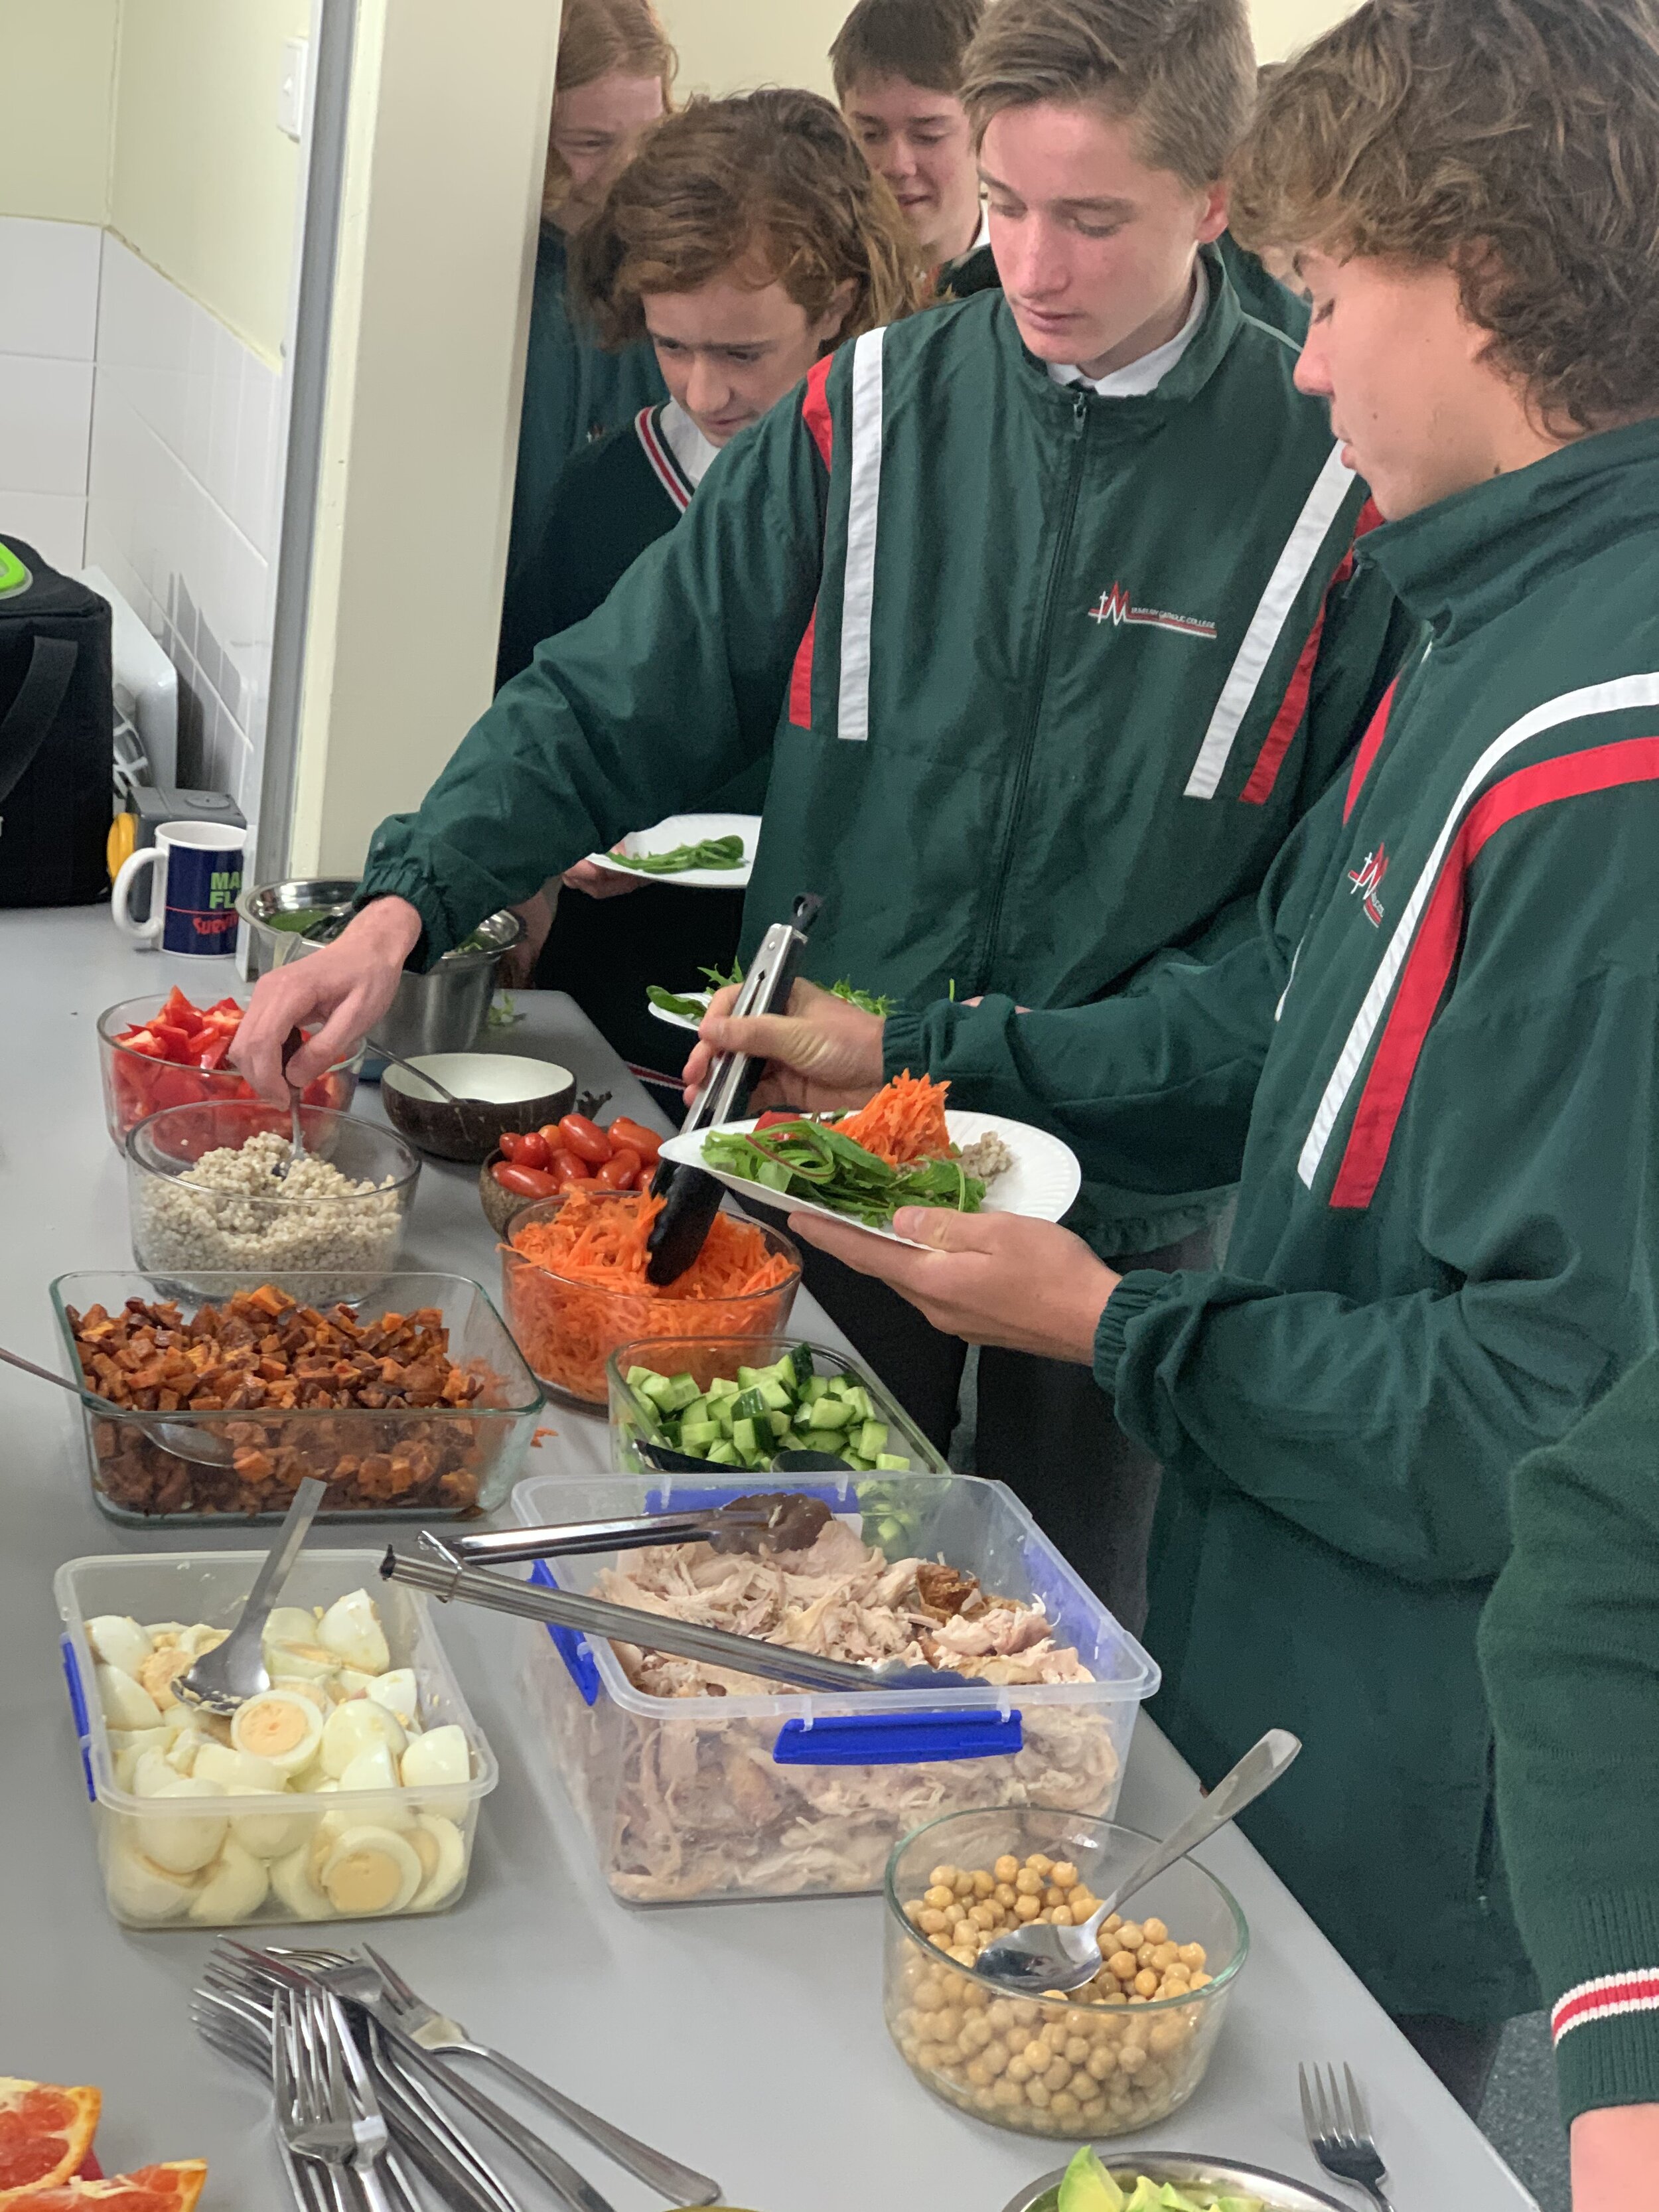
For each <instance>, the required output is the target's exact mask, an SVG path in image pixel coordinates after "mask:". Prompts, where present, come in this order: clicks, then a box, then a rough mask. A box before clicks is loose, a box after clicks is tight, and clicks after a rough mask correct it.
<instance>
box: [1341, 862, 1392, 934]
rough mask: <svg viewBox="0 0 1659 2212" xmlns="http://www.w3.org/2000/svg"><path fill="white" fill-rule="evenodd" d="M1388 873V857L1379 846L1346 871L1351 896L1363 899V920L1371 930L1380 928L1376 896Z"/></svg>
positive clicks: (1379, 908)
mask: <svg viewBox="0 0 1659 2212" xmlns="http://www.w3.org/2000/svg"><path fill="white" fill-rule="evenodd" d="M1388 872H1389V856H1388V854H1387V852H1386V851H1385V850H1384V849H1383V847H1382V846H1381V845H1379V846H1378V847H1377V848H1376V851H1375V852H1374V853H1367V854H1366V855H1365V857H1364V860H1362V861H1361V862H1360V864H1359V866H1358V867H1357V868H1350V869H1349V871H1348V881H1349V882H1350V883H1351V884H1352V885H1353V895H1354V896H1355V897H1357V898H1363V900H1364V907H1365V919H1366V921H1368V922H1370V925H1371V927H1372V928H1373V929H1381V927H1383V902H1382V900H1381V899H1380V898H1378V896H1376V895H1377V893H1378V891H1380V890H1382V888H1383V877H1384V876H1386V875H1387V874H1388Z"/></svg>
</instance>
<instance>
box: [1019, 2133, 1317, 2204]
mask: <svg viewBox="0 0 1659 2212" xmlns="http://www.w3.org/2000/svg"><path fill="white" fill-rule="evenodd" d="M1005 2212H1340V2207H1339V2206H1338V2205H1337V2203H1336V2199H1335V2198H1334V2197H1327V2196H1326V2195H1325V2193H1324V2191H1322V2190H1319V2189H1310V2188H1309V2186H1308V2185H1307V2184H1306V2183H1305V2182H1300V2181H1292V2180H1291V2179H1290V2178H1289V2176H1288V2175H1286V2174H1282V2173H1273V2172H1269V2171H1268V2170H1267V2167H1265V2166H1234V2165H1231V2164H1225V2163H1223V2162H1222V2161H1220V2160H1216V2159H1212V2158H1194V2157H1192V2156H1191V2155H1189V2154H1186V2153H1183V2152H1181V2151H1162V2152H1160V2151H1143V2152H1142V2153H1140V2154H1139V2157H1137V2158H1133V2160H1131V2161H1130V2162H1126V2163H1124V2164H1121V2165H1120V2164H1116V2163H1114V2164H1113V2165H1112V2166H1107V2165H1106V2163H1105V2162H1104V2160H1103V2159H1102V2158H1101V2156H1100V2154H1099V2153H1098V2152H1097V2150H1096V2149H1095V2148H1093V2146H1092V2145H1089V2144H1085V2147H1084V2148H1082V2149H1081V2150H1080V2151H1079V2153H1078V2154H1077V2155H1076V2157H1075V2158H1074V2159H1073V2160H1072V2162H1071V2164H1070V2165H1069V2166H1067V2167H1066V2170H1065V2172H1063V2173H1060V2174H1046V2175H1045V2176H1044V2177H1043V2178H1042V2180H1040V2181H1038V2182H1037V2183H1036V2185H1034V2186H1033V2187H1032V2188H1030V2189H1028V2190H1024V2191H1022V2192H1021V2193H1020V2195H1019V2196H1018V2197H1015V2199H1014V2200H1013V2202H1012V2204H1009V2205H1008V2206H1006V2208H1005Z"/></svg>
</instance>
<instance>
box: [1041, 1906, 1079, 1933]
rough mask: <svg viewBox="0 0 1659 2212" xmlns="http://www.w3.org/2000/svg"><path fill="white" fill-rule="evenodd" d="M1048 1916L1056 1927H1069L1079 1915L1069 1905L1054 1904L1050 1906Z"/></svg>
mask: <svg viewBox="0 0 1659 2212" xmlns="http://www.w3.org/2000/svg"><path fill="white" fill-rule="evenodd" d="M1048 1917H1049V1919H1050V1920H1052V1921H1053V1923H1054V1926H1055V1927H1056V1928H1069V1927H1070V1926H1071V1925H1072V1923H1073V1921H1074V1920H1075V1919H1076V1917H1077V1916H1076V1914H1075V1913H1074V1912H1073V1911H1072V1908H1071V1906H1070V1905H1050V1907H1049V1908H1048Z"/></svg>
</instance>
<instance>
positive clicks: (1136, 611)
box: [1089, 579, 1215, 641]
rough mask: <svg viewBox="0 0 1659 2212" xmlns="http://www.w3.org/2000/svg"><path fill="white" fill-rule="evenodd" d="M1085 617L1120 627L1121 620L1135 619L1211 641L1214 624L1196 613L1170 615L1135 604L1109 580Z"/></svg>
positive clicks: (1123, 589)
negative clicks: (1108, 583)
mask: <svg viewBox="0 0 1659 2212" xmlns="http://www.w3.org/2000/svg"><path fill="white" fill-rule="evenodd" d="M1089 619H1090V621H1091V622H1092V623H1097V624H1098V623H1114V624H1115V625H1116V626H1117V627H1118V628H1120V629H1121V627H1122V625H1123V624H1124V623H1144V624H1146V626H1147V627H1148V628H1150V629H1172V630H1174V631H1175V632H1176V634H1177V635H1179V636H1181V637H1203V638H1208V639H1210V640H1211V641H1213V640H1214V637H1215V624H1214V623H1212V622H1200V620H1199V618H1198V617H1197V616H1196V615H1172V614H1170V613H1169V612H1167V611H1165V609H1164V608H1163V607H1138V606H1136V605H1135V603H1134V600H1133V597H1132V595H1131V594H1130V592H1128V591H1127V589H1126V588H1125V586H1123V585H1121V584H1120V583H1119V582H1117V580H1115V579H1114V580H1113V581H1112V584H1111V586H1110V588H1109V590H1107V591H1104V592H1102V593H1101V595H1100V598H1099V599H1098V600H1097V603H1096V604H1095V605H1093V606H1091V608H1090V610H1089Z"/></svg>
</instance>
